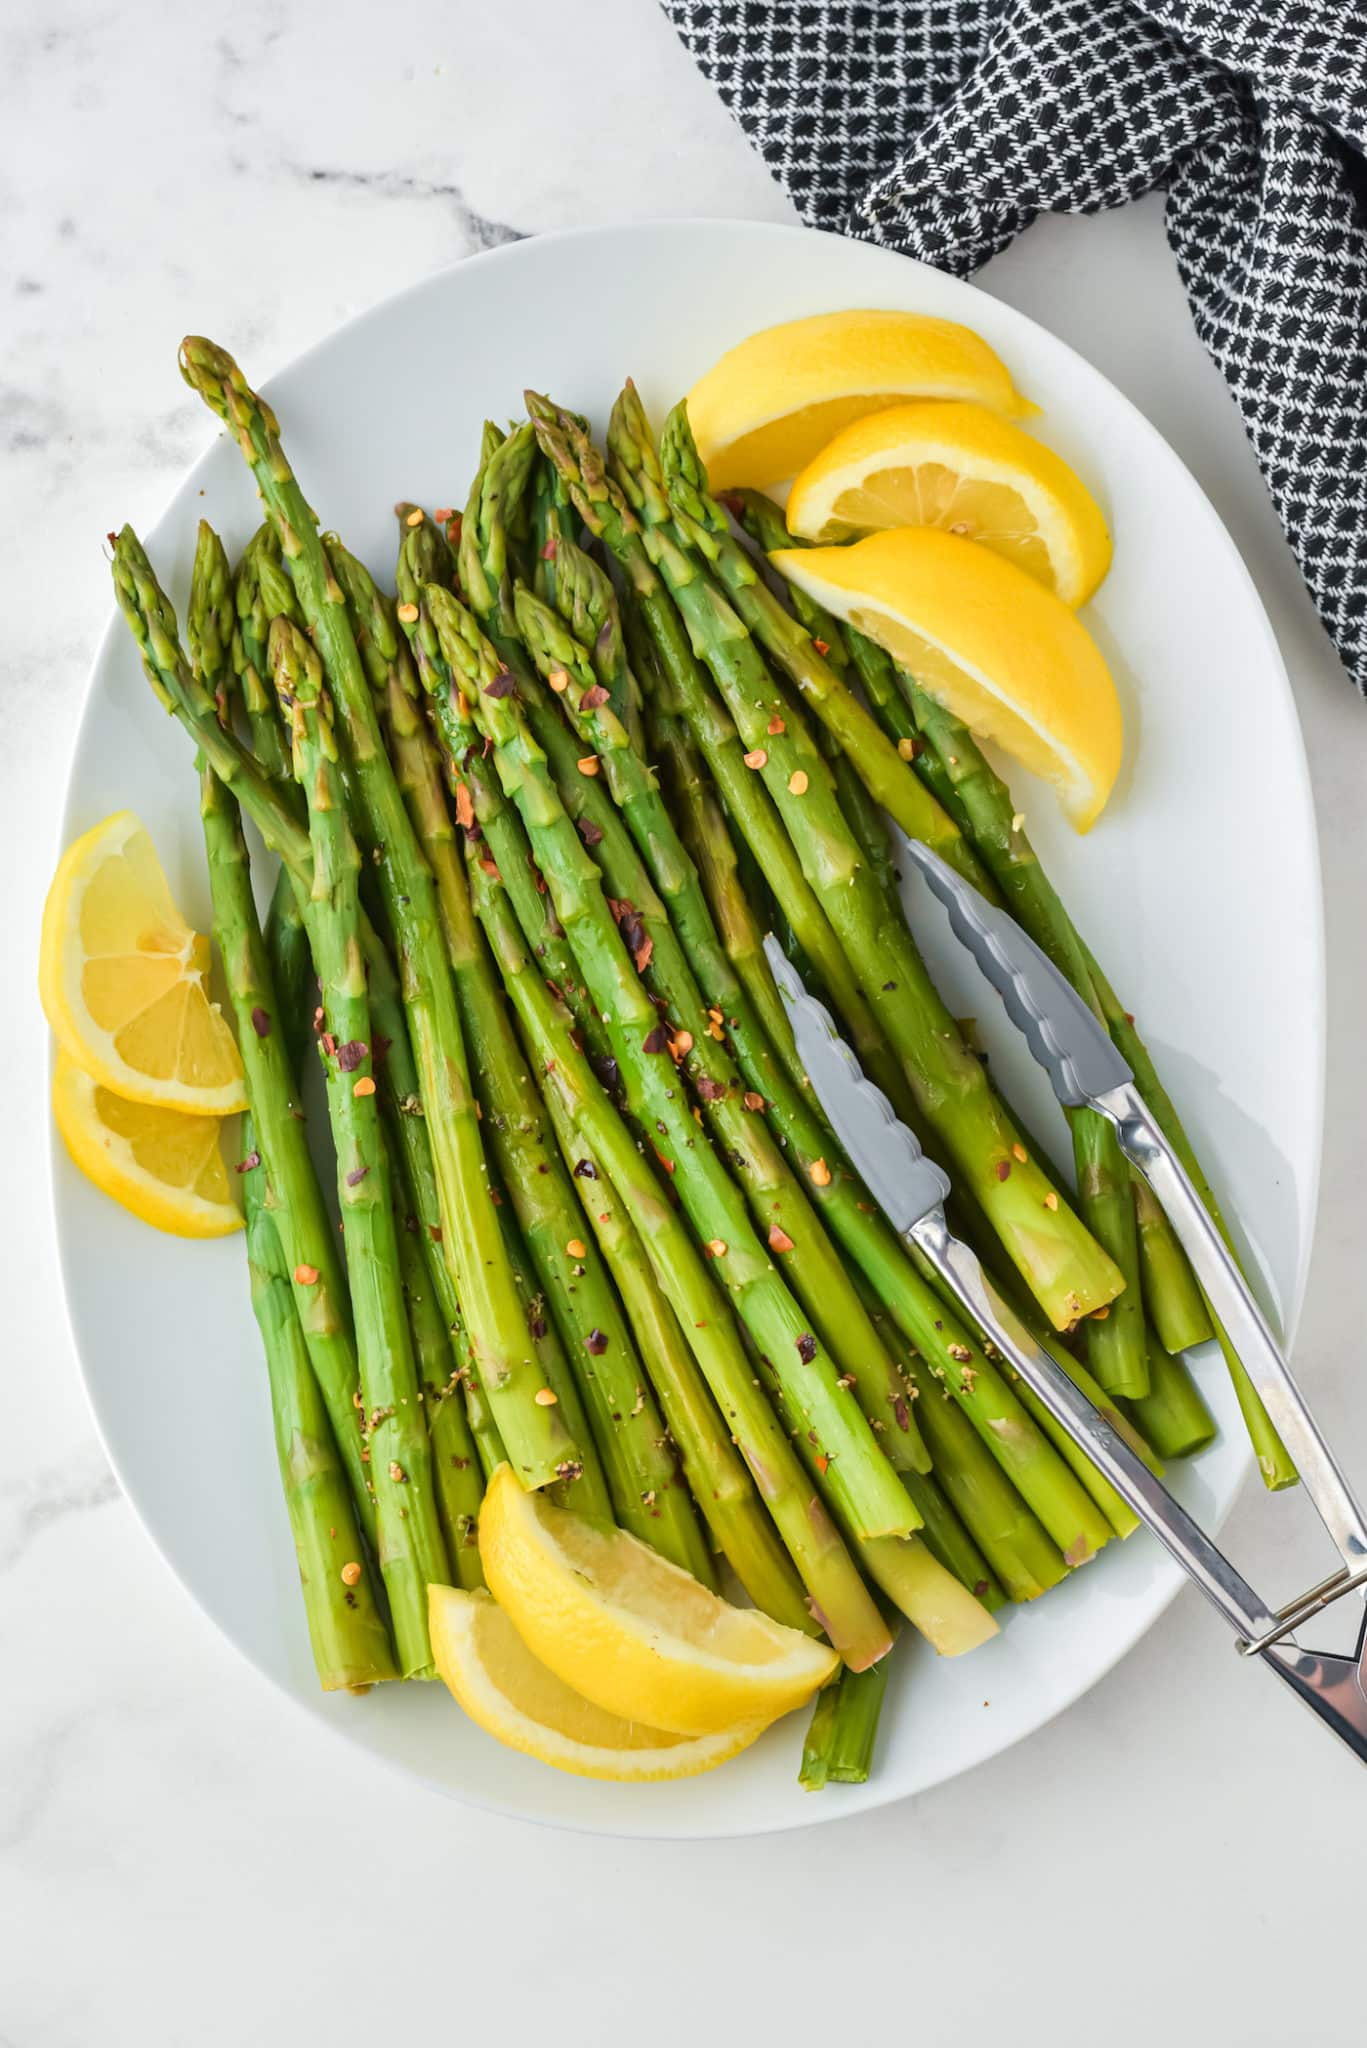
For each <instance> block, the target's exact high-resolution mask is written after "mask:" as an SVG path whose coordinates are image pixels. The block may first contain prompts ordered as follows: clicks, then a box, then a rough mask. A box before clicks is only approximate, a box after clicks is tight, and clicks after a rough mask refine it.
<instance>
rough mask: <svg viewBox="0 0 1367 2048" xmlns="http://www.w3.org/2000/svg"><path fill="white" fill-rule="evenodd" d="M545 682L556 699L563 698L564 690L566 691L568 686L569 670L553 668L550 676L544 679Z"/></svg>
mask: <svg viewBox="0 0 1367 2048" xmlns="http://www.w3.org/2000/svg"><path fill="white" fill-rule="evenodd" d="M546 681H547V682H548V683H549V684H550V686H551V688H552V689H553V690H554V691H555V694H556V696H557V697H563V695H564V694H565V692H566V690H568V688H569V686H570V676H569V670H568V669H564V668H553V669H552V670H551V672H550V674H549V675H548V676H547V677H546Z"/></svg>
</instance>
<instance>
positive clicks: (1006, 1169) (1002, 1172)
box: [997, 1159, 1011, 1180]
mask: <svg viewBox="0 0 1367 2048" xmlns="http://www.w3.org/2000/svg"><path fill="white" fill-rule="evenodd" d="M1010 1178H1011V1161H1010V1160H1009V1159H999V1160H998V1161H997V1179H998V1180H1010Z"/></svg>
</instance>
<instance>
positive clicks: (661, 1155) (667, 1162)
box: [655, 1145, 674, 1173]
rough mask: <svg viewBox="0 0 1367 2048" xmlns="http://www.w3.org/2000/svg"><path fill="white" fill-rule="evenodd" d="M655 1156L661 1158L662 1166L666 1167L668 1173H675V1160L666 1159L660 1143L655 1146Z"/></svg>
mask: <svg viewBox="0 0 1367 2048" xmlns="http://www.w3.org/2000/svg"><path fill="white" fill-rule="evenodd" d="M655 1157H656V1158H657V1159H658V1160H659V1162H660V1164H661V1166H662V1167H663V1168H664V1170H665V1172H666V1173H673V1171H674V1161H673V1160H672V1159H666V1158H665V1156H664V1153H663V1152H662V1151H661V1150H660V1148H659V1146H658V1145H657V1146H656V1147H655Z"/></svg>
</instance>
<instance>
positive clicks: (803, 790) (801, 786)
mask: <svg viewBox="0 0 1367 2048" xmlns="http://www.w3.org/2000/svg"><path fill="white" fill-rule="evenodd" d="M788 791H789V794H790V795H792V796H806V794H807V776H806V773H805V771H804V770H803V769H801V768H794V770H793V772H792V774H791V775H790V776H789V777H788Z"/></svg>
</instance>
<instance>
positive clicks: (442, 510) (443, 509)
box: [432, 505, 456, 526]
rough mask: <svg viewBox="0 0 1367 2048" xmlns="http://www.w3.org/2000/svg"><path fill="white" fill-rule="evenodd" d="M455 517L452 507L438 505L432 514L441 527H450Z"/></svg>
mask: <svg viewBox="0 0 1367 2048" xmlns="http://www.w3.org/2000/svg"><path fill="white" fill-rule="evenodd" d="M455 516H456V515H455V511H454V509H453V508H452V507H451V506H450V505H438V506H437V507H436V508H435V510H434V511H433V513H432V517H433V518H434V519H435V520H436V522H437V524H438V525H439V526H446V525H449V523H450V521H451V520H453V519H454V518H455Z"/></svg>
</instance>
